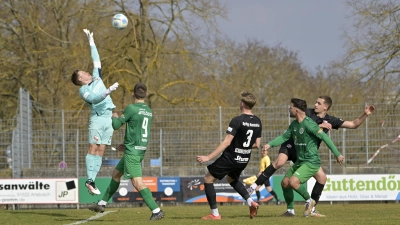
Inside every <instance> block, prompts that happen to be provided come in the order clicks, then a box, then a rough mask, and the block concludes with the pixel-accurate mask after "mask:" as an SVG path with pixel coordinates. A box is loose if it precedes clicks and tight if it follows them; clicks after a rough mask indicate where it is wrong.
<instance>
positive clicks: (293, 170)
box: [285, 163, 320, 184]
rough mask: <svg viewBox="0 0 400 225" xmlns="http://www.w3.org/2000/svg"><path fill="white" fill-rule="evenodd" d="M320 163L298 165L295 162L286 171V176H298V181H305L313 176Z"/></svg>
mask: <svg viewBox="0 0 400 225" xmlns="http://www.w3.org/2000/svg"><path fill="white" fill-rule="evenodd" d="M319 167H320V165H318V166H311V165H309V164H302V165H299V164H297V163H295V164H294V165H293V166H292V167H290V169H289V170H288V171H287V172H286V174H285V176H286V177H289V178H290V177H291V176H295V177H297V178H299V180H300V183H301V184H303V183H305V182H307V181H308V180H309V179H310V178H311V177H313V176H314V175H315V174H316V173H317V172H318V170H319Z"/></svg>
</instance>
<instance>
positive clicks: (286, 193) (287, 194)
mask: <svg viewBox="0 0 400 225" xmlns="http://www.w3.org/2000/svg"><path fill="white" fill-rule="evenodd" d="M282 191H283V197H284V198H285V202H286V205H287V206H286V208H288V209H294V193H293V189H291V188H282Z"/></svg>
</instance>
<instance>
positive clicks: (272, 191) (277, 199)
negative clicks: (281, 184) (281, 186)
mask: <svg viewBox="0 0 400 225" xmlns="http://www.w3.org/2000/svg"><path fill="white" fill-rule="evenodd" d="M269 193H271V195H272V196H274V198H275V199H276V201H279V198H278V195H276V193H275V191H274V190H271V191H270V192H269Z"/></svg>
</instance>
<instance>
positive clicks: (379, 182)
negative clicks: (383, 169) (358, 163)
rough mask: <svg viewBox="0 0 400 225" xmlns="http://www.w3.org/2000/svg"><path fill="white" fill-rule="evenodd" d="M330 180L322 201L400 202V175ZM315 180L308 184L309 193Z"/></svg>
mask: <svg viewBox="0 0 400 225" xmlns="http://www.w3.org/2000/svg"><path fill="white" fill-rule="evenodd" d="M327 177H328V179H327V181H326V184H325V188H324V191H323V192H322V194H321V197H320V199H319V200H320V201H374V200H380V201H381V200H392V201H393V200H400V195H399V193H400V175H399V174H394V175H390V174H371V175H355V174H351V175H348V174H346V175H327ZM314 184H315V179H314V178H311V179H310V180H309V181H308V182H307V190H308V193H310V194H311V191H312V189H313V187H314Z"/></svg>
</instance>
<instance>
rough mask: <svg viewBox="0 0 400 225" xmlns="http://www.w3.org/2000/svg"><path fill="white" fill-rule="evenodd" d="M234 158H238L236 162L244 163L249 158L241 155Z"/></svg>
mask: <svg viewBox="0 0 400 225" xmlns="http://www.w3.org/2000/svg"><path fill="white" fill-rule="evenodd" d="M234 160H236V162H238V163H244V162H248V161H249V158H242V157H241V156H240V155H238V156H236V158H234Z"/></svg>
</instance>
